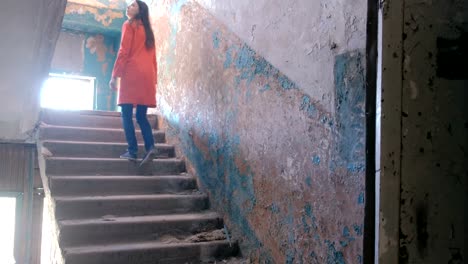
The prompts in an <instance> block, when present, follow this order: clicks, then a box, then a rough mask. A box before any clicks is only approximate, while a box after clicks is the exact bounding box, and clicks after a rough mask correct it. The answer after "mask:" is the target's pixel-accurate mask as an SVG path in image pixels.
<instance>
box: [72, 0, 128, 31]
mask: <svg viewBox="0 0 468 264" xmlns="http://www.w3.org/2000/svg"><path fill="white" fill-rule="evenodd" d="M65 14H66V15H73V14H75V15H85V14H89V15H92V16H93V17H94V20H95V21H97V22H99V23H100V24H102V25H103V26H105V27H109V26H111V25H112V23H113V22H114V20H119V19H123V18H124V13H123V12H122V11H121V10H112V9H108V8H104V9H100V8H97V7H92V6H85V5H81V4H75V3H68V4H67V7H66V8H65ZM119 21H120V20H119Z"/></svg>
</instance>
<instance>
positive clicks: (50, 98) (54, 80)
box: [41, 74, 94, 110]
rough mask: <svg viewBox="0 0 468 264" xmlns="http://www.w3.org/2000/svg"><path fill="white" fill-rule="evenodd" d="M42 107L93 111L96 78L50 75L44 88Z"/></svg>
mask: <svg viewBox="0 0 468 264" xmlns="http://www.w3.org/2000/svg"><path fill="white" fill-rule="evenodd" d="M41 107H43V108H52V109H60V110H93V108H94V78H92V77H83V76H73V75H60V74H50V75H49V78H48V79H47V80H46V81H45V82H44V85H43V86H42V91H41Z"/></svg>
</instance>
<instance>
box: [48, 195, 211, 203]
mask: <svg viewBox="0 0 468 264" xmlns="http://www.w3.org/2000/svg"><path fill="white" fill-rule="evenodd" d="M164 198H166V199H167V198H207V195H206V194H204V193H195V194H193V193H192V194H129V195H100V196H97V195H96V196H55V200H56V201H64V202H70V201H105V200H109V201H112V200H114V201H119V200H146V199H156V200H157V199H164Z"/></svg>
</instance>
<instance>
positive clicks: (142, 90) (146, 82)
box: [112, 21, 157, 107]
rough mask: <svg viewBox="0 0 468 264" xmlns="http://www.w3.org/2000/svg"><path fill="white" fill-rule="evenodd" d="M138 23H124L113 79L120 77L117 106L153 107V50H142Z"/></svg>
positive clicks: (139, 24)
mask: <svg viewBox="0 0 468 264" xmlns="http://www.w3.org/2000/svg"><path fill="white" fill-rule="evenodd" d="M145 40H146V34H145V28H144V27H143V24H142V23H141V21H132V22H130V21H126V22H125V23H124V24H123V26H122V40H121V42H120V49H119V53H118V54H117V59H116V61H115V65H114V70H113V71H112V77H120V90H119V99H118V104H119V105H121V104H133V105H146V106H148V107H156V82H157V64H156V52H155V48H154V47H153V48H151V49H147V48H146V46H145Z"/></svg>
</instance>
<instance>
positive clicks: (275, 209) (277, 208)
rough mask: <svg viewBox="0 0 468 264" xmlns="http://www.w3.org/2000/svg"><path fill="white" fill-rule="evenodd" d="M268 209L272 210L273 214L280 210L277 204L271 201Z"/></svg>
mask: <svg viewBox="0 0 468 264" xmlns="http://www.w3.org/2000/svg"><path fill="white" fill-rule="evenodd" d="M270 210H271V212H273V213H274V214H278V213H279V212H280V209H279V207H278V204H276V203H273V204H272V205H271V206H270Z"/></svg>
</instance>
